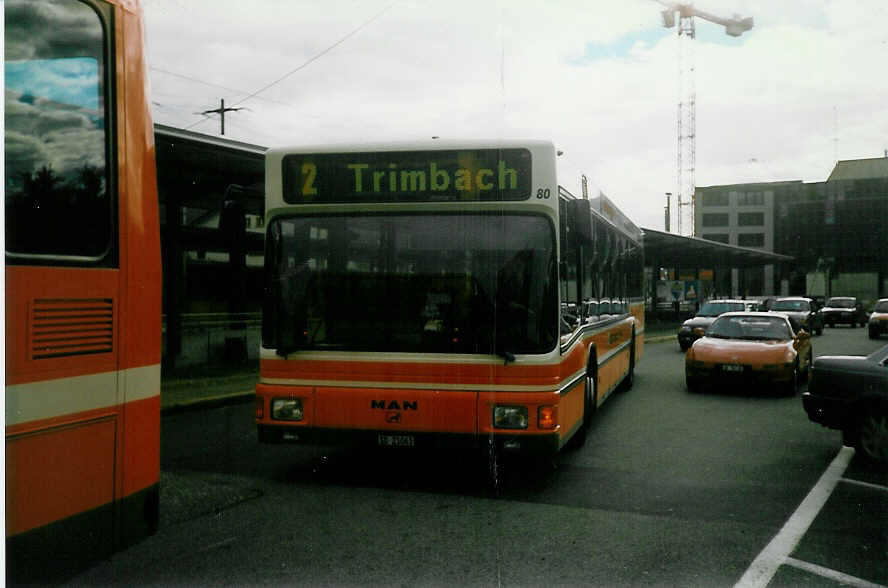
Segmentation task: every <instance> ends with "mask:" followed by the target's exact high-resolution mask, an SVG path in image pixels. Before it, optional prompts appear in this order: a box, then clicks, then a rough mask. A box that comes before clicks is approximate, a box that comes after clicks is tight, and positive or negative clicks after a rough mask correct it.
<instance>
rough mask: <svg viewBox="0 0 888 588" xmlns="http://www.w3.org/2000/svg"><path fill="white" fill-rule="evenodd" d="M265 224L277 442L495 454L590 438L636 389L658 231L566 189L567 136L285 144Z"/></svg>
mask: <svg viewBox="0 0 888 588" xmlns="http://www.w3.org/2000/svg"><path fill="white" fill-rule="evenodd" d="M266 226H267V233H266V243H265V280H266V283H265V296H266V298H265V301H264V306H263V320H262V325H263V326H262V349H261V360H260V382H259V384H258V385H257V387H256V415H255V421H256V424H257V427H258V436H259V439H260V441H264V442H299V443H327V442H335V443H339V442H345V441H355V442H358V443H370V444H374V445H379V446H398V447H403V446H407V447H440V446H457V447H479V448H485V449H486V450H487V451H488V455H489V457H491V458H492V459H491V463H492V464H496V463H498V461H499V460H497V459H495V458H496V456H497V455H501V454H502V452H518V453H536V454H545V455H553V454H555V453H557V452H558V451H559V450H560V449H561V448H563V447H565V446H566V445H567V444H568V443H569V442H571V441H573V443H574V444H580V443H582V442H583V441H584V440H585V436H586V429H587V427H588V425H589V422H590V417H591V415H592V413H593V412H594V411H595V409H596V408H597V407H598V406H600V405H601V403H602V402H604V401H605V399H606V398H607V397H608V395H610V394H611V393H612V392H613V391H614V390H616V389H617V388H618V387H619V386H620V385H621V384H623V385H624V386H626V387H628V386H629V385H631V382H632V377H633V369H634V365H635V363H636V362H637V361H638V360H639V359H640V358H641V355H642V351H643V345H644V304H643V294H644V287H643V275H644V273H643V264H644V261H643V254H642V248H641V231H640V230H639V229H638V228H637V227H635V225H633V224H632V223H631V222H630V221H629V220H628V219H627V218H626V217H625V216H624V215H623V214H622V213H620V211H619V210H617V209H616V207H615V206H614V205H613V204H612V203H611V202H610V201H609V200H608V199H607V198H606V197H604V196H599V197H597V198H594V199H591V200H587V199H582V198H575V197H573V196H572V195H571V194H570V193H569V192H567V191H566V190H565V189H564V188H562V187H560V186H559V182H558V178H557V174H556V152H555V148H554V147H553V145H552V143H550V142H545V141H528V142H518V141H498V142H493V143H486V142H480V141H477V142H466V143H452V142H444V141H437V140H435V141H429V142H426V143H421V144H394V145H388V144H387V145H366V146H349V147H343V146H327V147H309V148H292V149H272V150H270V151H268V153H267V155H266ZM602 309H604V310H602ZM496 469H497V468H495V467H494V468H492V473H493V475H494V477H495V475H496Z"/></svg>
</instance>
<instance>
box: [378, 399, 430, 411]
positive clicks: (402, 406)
mask: <svg viewBox="0 0 888 588" xmlns="http://www.w3.org/2000/svg"><path fill="white" fill-rule="evenodd" d="M375 409H381V410H419V401H418V400H414V401H410V400H402V401H401V402H398V401H397V400H371V401H370V410H375Z"/></svg>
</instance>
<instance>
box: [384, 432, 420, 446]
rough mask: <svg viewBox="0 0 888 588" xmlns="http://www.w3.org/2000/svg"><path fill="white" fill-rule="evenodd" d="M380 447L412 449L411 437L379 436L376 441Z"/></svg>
mask: <svg viewBox="0 0 888 588" xmlns="http://www.w3.org/2000/svg"><path fill="white" fill-rule="evenodd" d="M376 442H377V444H378V445H379V446H380V447H413V445H414V441H413V435H379V436H378V437H377V439H376Z"/></svg>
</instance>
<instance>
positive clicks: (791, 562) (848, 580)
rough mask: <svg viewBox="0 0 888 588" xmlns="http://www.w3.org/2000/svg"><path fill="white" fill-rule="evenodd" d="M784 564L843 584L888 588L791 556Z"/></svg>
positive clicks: (866, 587) (863, 587) (868, 587)
mask: <svg viewBox="0 0 888 588" xmlns="http://www.w3.org/2000/svg"><path fill="white" fill-rule="evenodd" d="M786 565H788V566H792V567H794V568H798V569H800V570H805V571H806V572H811V573H812V574H817V575H818V576H823V577H824V578H829V579H830V580H835V581H836V582H839V583H840V584H843V585H847V586H854V587H855V588H888V587H886V586H884V585H882V584H873V583H872V582H867V581H866V580H862V579H860V578H856V577H854V576H849V575H848V574H843V573H842V572H837V571H836V570H831V569H829V568H825V567H823V566H818V565H817V564H812V563H808V562H806V561H801V560H798V559H795V558H793V557H787V558H786Z"/></svg>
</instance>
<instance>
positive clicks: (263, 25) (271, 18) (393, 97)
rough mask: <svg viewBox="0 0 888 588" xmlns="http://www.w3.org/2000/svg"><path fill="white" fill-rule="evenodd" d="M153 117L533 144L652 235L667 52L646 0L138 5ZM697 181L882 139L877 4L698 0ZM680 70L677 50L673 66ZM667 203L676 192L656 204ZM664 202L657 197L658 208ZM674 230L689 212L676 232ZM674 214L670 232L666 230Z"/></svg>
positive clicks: (674, 142)
mask: <svg viewBox="0 0 888 588" xmlns="http://www.w3.org/2000/svg"><path fill="white" fill-rule="evenodd" d="M142 4H143V9H144V13H145V29H146V37H147V46H148V62H149V63H148V64H149V68H150V70H149V71H150V82H151V101H152V111H153V115H154V120H155V122H157V123H161V124H166V125H170V126H174V127H179V128H185V129H188V130H191V131H194V132H199V133H205V134H210V135H218V134H219V132H220V121H219V117H218V115H204V114H200V113H202V112H203V111H206V110H210V109H214V108H218V107H219V106H220V100H222V99H224V100H225V106H226V107H234V108H241V110H237V111H233V112H229V113H227V114H226V116H225V136H226V137H227V138H230V139H234V140H238V141H244V142H248V143H253V144H257V145H262V146H266V147H273V146H283V145H316V144H324V143H343V142H344V143H360V142H377V141H403V140H406V141H412V140H425V139H429V138H431V137H432V136H438V137H442V138H447V139H455V140H459V139H494V140H495V139H500V138H505V139H547V140H551V141H552V142H553V143H554V144H555V145H556V147H557V148H558V149H559V150H560V151H562V152H563V155H562V156H561V157H560V158H559V173H560V174H562V175H561V178H560V182H561V183H562V184H563V185H564V186H565V187H566V188H568V189H569V190H571V191H572V192H574V193H575V194H579V193H580V187H579V186H580V177H581V175H586V176H587V177H588V178H589V180H590V183H591V185H592V186H594V187H597V188H598V189H599V190H601V191H602V192H604V193H605V194H607V196H608V197H610V198H611V200H613V201H614V202H615V203H616V204H617V206H619V207H620V208H621V209H623V211H624V212H626V213H627V214H628V216H629V217H630V218H631V219H632V220H633V221H634V222H635V223H636V224H637V225H639V226H641V227H646V228H653V229H658V230H662V228H663V224H664V221H663V217H664V205H665V202H666V196H665V193H666V192H672V193H675V192H677V178H678V173H677V171H678V166H677V147H678V139H677V116H678V102H679V85H678V80H679V71H680V68H679V46H678V36H677V31H676V29H675V28H671V29H667V28H664V26H663V21H662V17H661V14H660V13H661V11H662V10H663V9H664V6H663V5H662V3H659V2H656V1H654V0H616V1H614V0H611V1H610V2H603V1H600V0H549V1H543V0H448V1H447V2H437V1H434V0H400V1H399V0H394V1H393V0H378V1H377V0H360V1H358V0H324V1H323V2H321V1H318V0H263V1H262V2H243V1H242V0H213V1H212V2H210V1H208V0H143V2H142ZM694 6H695V7H696V8H697V9H698V10H700V11H705V12H707V13H709V14H711V15H715V16H717V17H722V18H727V17H731V16H733V15H735V14H736V15H739V16H741V17H752V18H753V19H754V23H755V24H754V27H753V28H752V30H750V31H748V32H746V33H744V34H743V35H742V36H740V37H736V38H735V37H730V36H728V35H726V34H725V29H724V27H723V26H721V25H719V24H715V23H712V22H709V21H707V20H705V19H703V18H699V17H698V18H696V19H695V28H696V39H695V40H694V41H693V42H692V43H691V45H692V46H691V47H690V50H691V53H692V55H693V65H694V68H693V81H694V87H695V90H696V102H695V106H696V141H695V143H696V144H695V147H696V155H695V158H696V165H695V184H696V185H697V186H712V185H722V184H734V183H747V182H760V181H784V180H803V181H806V182H816V181H823V180H825V179H826V178H827V176H828V175H829V173H830V172H831V171H832V168H833V166H834V165H835V162H836V161H837V160H845V159H862V158H871V157H882V156H884V155H885V153H886V150H888V100H886V99H888V75H886V74H885V71H886V70H888V65H886V64H888V2H886V1H885V0H780V1H778V2H775V1H774V0H699V1H698V2H695V3H694ZM684 63H685V66H686V67H685V69H684V71H685V72H686V73H685V79H688V75H689V74H688V72H689V68H688V67H687V64H688V61H687V60H686V61H685V62H684ZM673 203H674V201H673ZM674 214H675V211H674V210H673V218H674ZM686 226H688V225H686ZM674 228H675V227H673V229H674Z"/></svg>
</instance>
